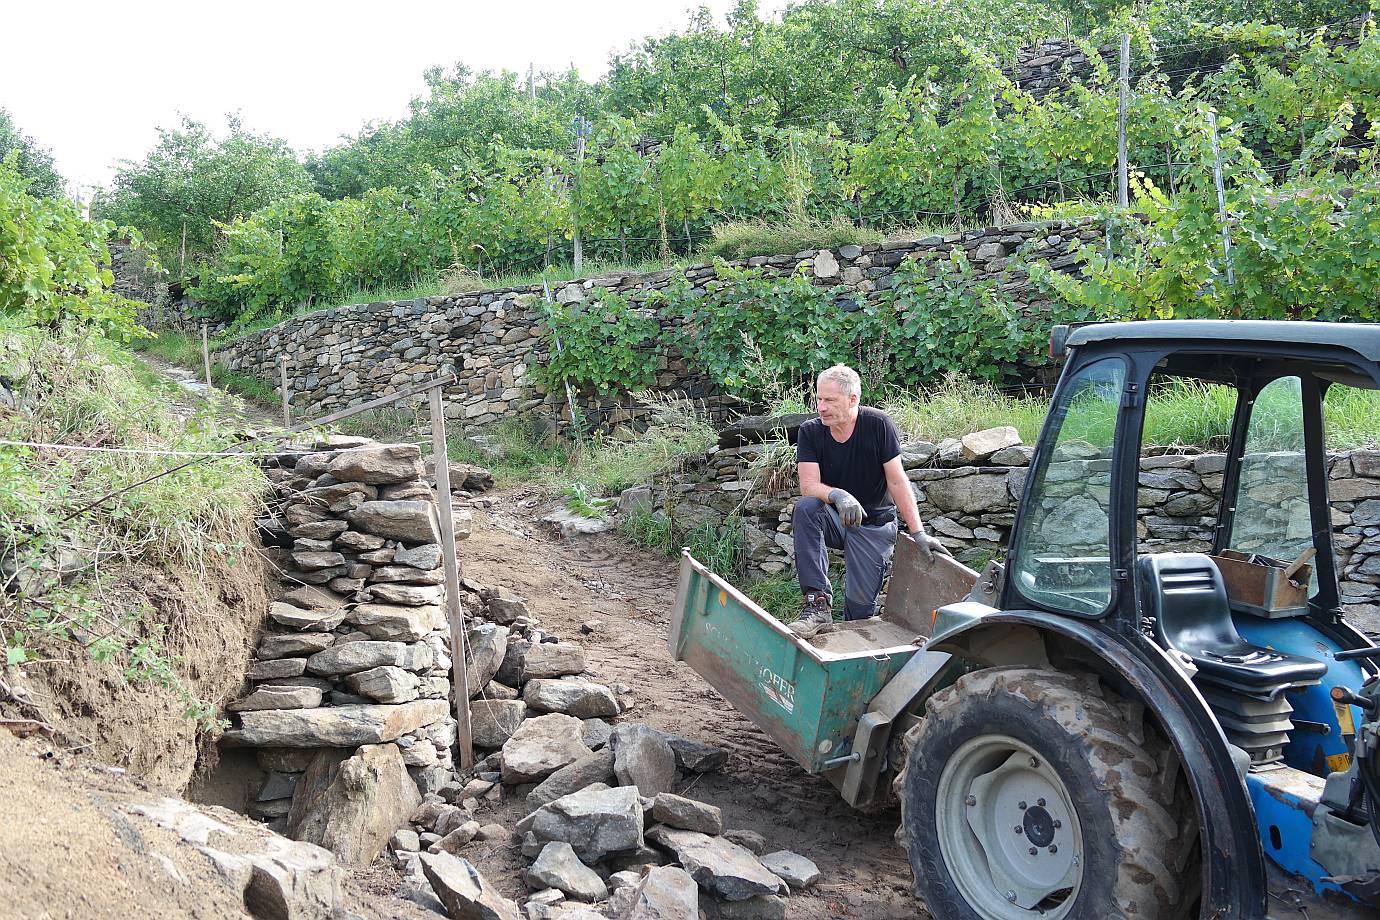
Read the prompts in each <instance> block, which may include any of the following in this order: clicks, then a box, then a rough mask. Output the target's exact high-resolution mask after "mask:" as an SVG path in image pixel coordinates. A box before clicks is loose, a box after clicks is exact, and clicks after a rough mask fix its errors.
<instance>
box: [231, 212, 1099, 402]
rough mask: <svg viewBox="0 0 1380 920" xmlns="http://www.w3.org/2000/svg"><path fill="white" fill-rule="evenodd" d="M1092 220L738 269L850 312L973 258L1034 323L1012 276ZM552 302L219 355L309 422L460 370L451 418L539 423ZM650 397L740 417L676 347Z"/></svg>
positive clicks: (405, 318) (653, 281) (803, 255)
mask: <svg viewBox="0 0 1380 920" xmlns="http://www.w3.org/2000/svg"><path fill="white" fill-rule="evenodd" d="M1100 234H1101V230H1100V229H1099V228H1098V227H1097V226H1095V225H1093V224H1092V223H1091V222H1089V221H1078V222H1064V221H1055V222H1049V223H1025V224H1014V225H1010V226H1007V227H990V228H986V229H983V230H973V231H969V232H965V233H955V234H950V235H948V236H931V237H926V238H924V239H918V240H893V241H887V242H883V243H868V244H866V245H861V246H858V245H850V246H842V247H839V248H838V249H835V250H827V249H826V250H804V251H801V252H796V253H791V254H786V255H776V256H754V257H752V258H750V259H746V260H743V261H741V262H736V263H733V264H734V265H737V266H739V267H752V268H758V269H761V270H762V271H764V272H766V273H767V274H769V275H776V276H786V275H789V274H791V273H792V272H795V271H798V270H804V271H806V272H808V273H809V274H810V276H811V277H812V278H813V280H814V281H815V283H816V284H818V285H819V286H821V287H838V288H839V290H840V293H839V296H838V298H837V300H836V304H837V307H838V309H840V310H857V309H859V308H860V307H861V306H862V304H863V302H865V301H867V300H868V299H875V298H876V297H877V296H878V295H879V293H880V292H882V291H885V290H887V289H889V288H890V287H891V286H892V285H893V284H894V283H895V270H896V266H897V265H899V264H901V263H902V262H903V261H906V260H908V259H926V260H936V259H944V258H947V257H948V256H949V255H950V253H952V252H953V251H955V250H961V251H963V252H964V253H965V255H966V256H967V258H968V261H969V262H970V263H971V265H972V267H973V270H974V272H975V273H976V276H977V277H978V278H979V279H982V278H995V279H998V280H999V281H1000V282H1001V283H1002V285H1003V291H1004V293H1006V294H1007V295H1008V296H1010V297H1011V298H1012V300H1013V301H1014V302H1015V303H1016V304H1017V305H1018V306H1019V307H1020V308H1021V309H1022V310H1023V311H1025V312H1026V313H1027V314H1028V315H1032V316H1036V315H1039V314H1041V313H1042V312H1044V311H1046V310H1047V309H1048V308H1049V300H1048V298H1047V297H1046V296H1045V295H1044V294H1043V293H1042V292H1040V291H1039V290H1038V289H1036V288H1035V287H1033V286H1032V285H1031V284H1030V282H1029V280H1028V278H1027V277H1026V275H1025V273H1024V271H1022V270H1014V271H1009V272H1008V271H1007V269H1008V265H1009V263H1010V261H1011V258H1012V257H1013V256H1014V255H1015V254H1016V253H1017V251H1018V250H1022V251H1023V252H1024V253H1026V254H1027V255H1028V257H1029V258H1032V259H1038V260H1042V261H1046V262H1048V263H1049V264H1050V265H1051V266H1052V267H1053V268H1056V269H1068V268H1071V267H1073V266H1075V265H1076V264H1077V256H1076V254H1075V253H1074V251H1073V250H1074V249H1075V248H1076V247H1077V246H1078V245H1079V244H1081V243H1084V242H1089V241H1093V240H1096V239H1100ZM682 271H683V274H684V277H685V278H686V280H687V281H688V282H689V283H690V284H691V285H692V286H694V288H693V289H694V291H695V292H698V293H703V291H704V285H705V284H706V283H708V282H711V281H712V280H713V279H714V272H715V268H714V266H713V265H708V264H703V265H693V266H690V267H688V268H685V269H683V270H682ZM676 274H677V272H672V271H661V272H654V273H650V274H635V275H615V276H608V277H598V278H586V279H582V280H579V281H571V282H568V283H565V284H563V285H561V286H560V287H559V288H558V289H557V291H556V297H557V299H559V300H560V301H562V302H567V303H568V302H572V301H578V300H585V299H587V298H589V297H590V296H592V293H593V292H594V291H595V289H598V288H603V289H606V290H610V291H616V292H618V293H621V294H626V295H629V296H630V298H631V299H632V301H633V302H634V303H637V304H642V303H644V302H645V301H646V299H647V297H648V295H650V294H651V293H652V292H654V291H658V290H663V289H665V288H666V287H667V285H668V284H670V283H671V281H672V278H673V277H674V276H675V275H676ZM542 299H543V293H542V289H541V287H540V286H529V287H522V288H509V289H504V290H494V291H477V292H473V293H466V294H459V295H455V296H445V297H441V296H438V297H426V298H419V299H417V300H408V301H384V302H379V303H368V304H357V305H354V306H348V307H339V308H336V309H332V310H325V311H321V312H318V313H310V314H306V315H304V316H300V317H294V318H292V319H288V320H285V321H284V322H282V323H280V324H278V325H277V326H274V327H272V328H271V329H267V330H264V331H261V332H257V333H254V334H252V335H248V336H245V337H243V338H240V339H237V340H235V341H233V342H230V343H228V344H226V345H225V346H223V347H222V348H220V349H218V350H217V352H216V357H217V359H218V360H219V361H221V362H223V363H224V364H225V365H226V366H228V367H229V368H230V369H231V370H235V371H238V372H241V373H245V374H252V375H256V376H259V377H262V378H264V379H267V380H273V381H276V380H277V379H278V359H279V356H280V355H285V356H286V357H287V360H288V367H289V374H290V378H291V384H290V385H291V389H292V399H293V405H294V407H295V411H296V413H297V414H298V415H299V416H312V415H316V414H320V413H324V412H327V411H332V410H335V409H340V408H344V407H346V406H351V405H357V404H359V403H362V402H366V401H368V400H369V399H373V398H375V397H377V396H380V395H383V394H385V393H389V392H393V391H396V390H397V389H400V388H402V387H405V386H408V385H409V384H414V383H418V382H421V381H422V380H425V379H429V378H431V377H433V376H435V375H437V374H441V373H448V372H451V371H453V372H454V373H455V374H456V375H457V377H458V380H457V382H456V383H455V384H454V385H453V386H452V387H450V388H449V390H448V392H447V394H446V396H447V399H448V406H447V414H448V416H449V417H450V418H452V419H455V420H459V421H462V422H464V423H465V424H468V425H475V426H482V425H486V424H490V423H493V422H496V421H499V420H502V419H508V418H514V417H520V416H523V415H530V414H532V413H539V414H545V415H546V416H548V417H550V416H555V415H559V414H561V413H564V412H565V411H566V410H565V402H566V396H565V393H564V392H563V391H562V392H551V393H549V392H547V391H546V390H545V388H543V387H542V386H541V385H540V384H539V383H538V382H537V381H536V379H535V375H534V373H533V371H534V369H535V368H536V367H537V366H538V365H540V364H542V363H543V362H545V361H547V360H549V354H548V350H547V343H546V340H545V339H544V337H543V332H544V324H543V312H542V308H543V304H542V303H541V301H542ZM659 320H660V322H661V324H662V327H663V341H666V342H670V341H673V340H674V339H675V338H676V333H677V332H678V329H677V327H676V322H677V321H676V320H675V319H673V318H672V317H669V316H660V317H659ZM653 389H655V390H658V391H663V392H669V391H677V392H681V393H684V394H686V395H688V396H690V397H691V398H694V399H698V400H701V401H702V402H703V403H705V404H706V405H707V407H708V409H709V411H710V414H711V415H712V416H715V417H718V418H721V417H724V416H726V415H728V414H729V413H730V412H731V411H732V410H734V409H737V408H740V405H739V403H738V401H737V400H735V399H733V398H731V397H729V396H727V395H725V394H723V393H722V392H720V391H719V390H718V389H717V388H716V387H715V386H714V384H713V382H712V381H710V380H709V379H707V378H706V377H705V376H704V375H703V374H702V373H700V372H699V371H698V370H697V369H696V368H695V367H693V366H692V365H691V363H690V362H688V361H687V360H686V359H685V357H684V356H683V355H680V354H678V353H677V352H676V351H675V350H674V349H671V350H670V351H669V352H668V353H666V354H664V355H662V356H661V357H660V359H659V366H658V368H657V374H656V379H655V383H654V386H653ZM581 403H582V410H583V412H584V413H585V415H586V417H587V419H588V420H590V421H591V422H593V423H594V424H596V425H600V426H610V425H616V424H619V423H621V422H626V421H629V420H632V419H634V418H635V417H636V416H637V415H638V413H639V411H640V410H639V409H637V408H636V407H635V406H634V405H633V404H632V403H631V401H630V400H629V399H628V398H627V397H623V398H621V399H618V400H613V401H598V400H593V399H589V398H582V399H581Z"/></svg>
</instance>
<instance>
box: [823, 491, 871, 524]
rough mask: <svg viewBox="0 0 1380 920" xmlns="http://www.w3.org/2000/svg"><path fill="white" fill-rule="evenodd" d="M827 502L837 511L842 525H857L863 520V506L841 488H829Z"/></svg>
mask: <svg viewBox="0 0 1380 920" xmlns="http://www.w3.org/2000/svg"><path fill="white" fill-rule="evenodd" d="M829 504H831V505H833V506H834V510H835V511H837V512H838V513H839V522H840V523H842V524H843V526H844V527H857V526H858V525H859V524H861V523H862V521H863V506H862V505H860V504H859V503H858V500H857V499H856V498H854V497H853V496H852V495H849V494H848V493H847V492H845V491H843V490H842V489H830V490H829Z"/></svg>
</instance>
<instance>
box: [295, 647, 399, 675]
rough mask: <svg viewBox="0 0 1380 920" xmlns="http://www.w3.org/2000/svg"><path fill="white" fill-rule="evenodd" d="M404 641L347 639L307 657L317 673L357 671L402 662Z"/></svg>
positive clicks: (308, 666)
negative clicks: (358, 640)
mask: <svg viewBox="0 0 1380 920" xmlns="http://www.w3.org/2000/svg"><path fill="white" fill-rule="evenodd" d="M405 650H406V646H405V645H403V644H402V643H401V642H376V641H372V640H366V641H363V642H345V643H342V644H340V645H337V646H335V647H333V648H328V649H326V650H325V651H323V652H317V653H316V654H315V655H312V656H311V657H310V658H308V659H307V670H308V671H310V672H311V673H313V674H329V675H332V676H334V675H340V674H353V673H355V672H356V671H366V670H368V669H369V668H379V667H385V666H388V665H401V664H402V663H403V662H404V660H405V658H404V656H405V655H406V651H405Z"/></svg>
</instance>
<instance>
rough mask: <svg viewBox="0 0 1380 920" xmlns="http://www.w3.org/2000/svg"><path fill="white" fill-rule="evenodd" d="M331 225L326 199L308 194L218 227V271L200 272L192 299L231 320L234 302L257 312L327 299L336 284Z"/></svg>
mask: <svg viewBox="0 0 1380 920" xmlns="http://www.w3.org/2000/svg"><path fill="white" fill-rule="evenodd" d="M334 224H335V221H334V220H333V216H332V212H331V207H330V205H329V204H328V203H327V201H326V199H324V198H322V197H321V196H320V195H318V194H316V193H315V192H310V193H308V194H304V195H294V196H291V197H289V198H284V199H281V200H279V201H276V202H274V203H273V204H271V205H269V206H268V207H265V208H263V209H261V210H260V211H258V212H256V213H255V214H253V215H252V216H250V217H247V218H239V219H237V220H235V221H233V222H232V223H229V224H226V225H223V226H222V229H223V230H224V232H225V249H224V252H223V253H222V256H221V262H220V267H219V270H218V271H216V272H215V273H214V274H211V275H210V277H207V276H206V275H205V274H203V280H202V283H201V284H200V285H199V286H198V287H196V288H193V289H192V291H191V293H192V296H194V297H197V298H198V299H200V300H203V301H205V302H206V303H208V304H211V305H213V306H215V307H218V308H219V310H218V313H219V315H222V316H233V315H234V312H235V311H234V309H233V308H234V306H235V305H237V304H243V305H244V306H247V307H249V308H251V309H253V308H257V309H263V308H266V307H273V306H279V305H283V304H297V303H303V304H310V303H311V301H312V300H313V299H314V298H316V297H318V296H322V295H329V294H330V293H331V292H333V291H334V290H336V288H337V286H338V285H339V282H340V263H341V258H340V252H339V249H338V248H337V241H336V237H335V233H334V231H335V229H336V228H335V226H334Z"/></svg>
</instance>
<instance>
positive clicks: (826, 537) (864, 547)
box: [791, 497, 896, 620]
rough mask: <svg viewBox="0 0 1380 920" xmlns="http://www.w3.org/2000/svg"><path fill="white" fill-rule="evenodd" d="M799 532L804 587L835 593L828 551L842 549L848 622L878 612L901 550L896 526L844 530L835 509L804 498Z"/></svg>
mask: <svg viewBox="0 0 1380 920" xmlns="http://www.w3.org/2000/svg"><path fill="white" fill-rule="evenodd" d="M791 526H792V527H793V528H794V532H795V568H796V574H797V575H798V576H799V577H800V589H801V590H802V591H805V592H821V591H822V592H825V593H833V592H832V591H831V590H830V588H829V550H830V549H841V550H843V566H844V592H843V596H844V604H843V618H844V619H845V620H861V619H863V618H864V617H870V616H872V615H873V614H874V613H876V612H877V594H878V592H880V591H881V590H882V577H883V575H885V574H886V567H887V563H888V562H890V561H891V554H892V552H893V551H895V549H896V522H895V521H892V522H891V523H890V524H878V525H876V526H872V527H869V526H868V525H866V524H859V525H858V526H856V527H844V526H843V523H842V522H841V521H840V520H839V513H838V512H837V511H836V510H834V507H833V506H832V505H829V504H827V503H825V502H822V501H820V500H819V499H817V498H809V497H806V498H802V499H800V501H798V502H796V503H795V512H794V513H793V514H792V515H791Z"/></svg>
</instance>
